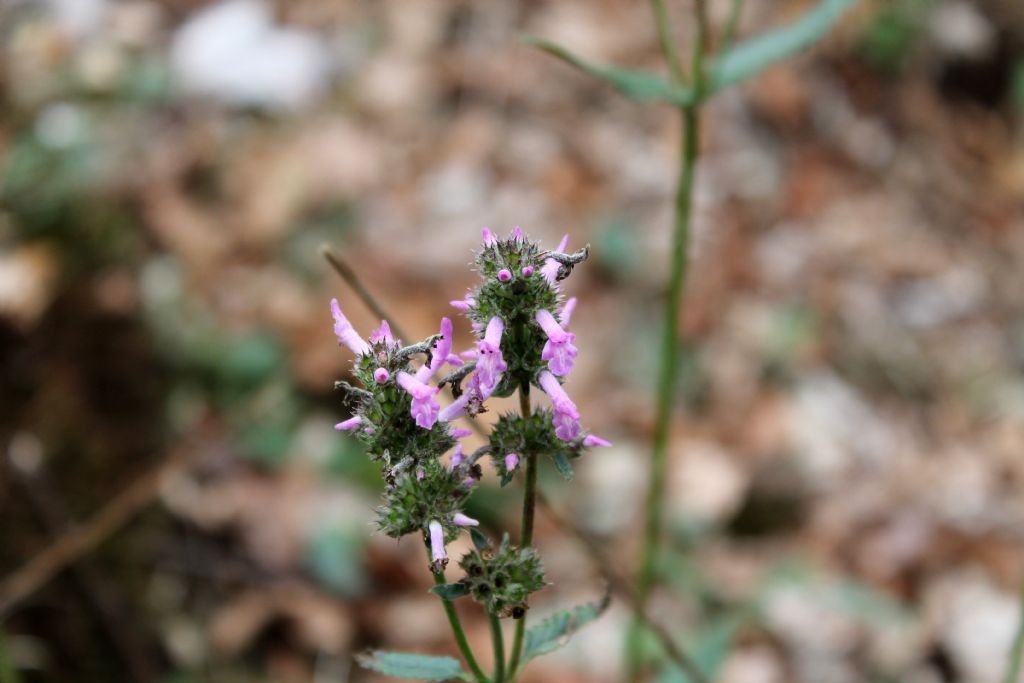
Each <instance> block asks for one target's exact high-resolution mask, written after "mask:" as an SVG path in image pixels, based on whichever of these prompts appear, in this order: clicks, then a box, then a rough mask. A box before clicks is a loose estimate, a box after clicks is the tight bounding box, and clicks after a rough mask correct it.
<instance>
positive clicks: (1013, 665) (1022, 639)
mask: <svg viewBox="0 0 1024 683" xmlns="http://www.w3.org/2000/svg"><path fill="white" fill-rule="evenodd" d="M1021 659H1024V583H1021V586H1020V623H1018V624H1017V635H1016V636H1014V639H1013V647H1012V648H1011V649H1010V661H1009V663H1008V664H1007V666H1006V677H1005V678H1004V679H1003V683H1017V681H1018V680H1019V679H1020V666H1021Z"/></svg>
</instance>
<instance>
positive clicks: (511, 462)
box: [505, 453, 519, 472]
mask: <svg viewBox="0 0 1024 683" xmlns="http://www.w3.org/2000/svg"><path fill="white" fill-rule="evenodd" d="M517 467H519V456H518V455H516V454H515V453H509V454H508V455H506V456H505V469H506V470H508V471H509V472H511V471H512V470H514V469H515V468H517Z"/></svg>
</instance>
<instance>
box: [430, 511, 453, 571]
mask: <svg viewBox="0 0 1024 683" xmlns="http://www.w3.org/2000/svg"><path fill="white" fill-rule="evenodd" d="M427 529H429V530H430V559H431V560H432V564H433V565H434V570H435V571H440V570H441V569H444V567H445V565H447V564H448V554H447V553H446V552H445V551H444V529H442V528H441V523H440V522H431V523H430V524H428V525H427Z"/></svg>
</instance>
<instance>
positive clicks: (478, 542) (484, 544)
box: [469, 527, 491, 552]
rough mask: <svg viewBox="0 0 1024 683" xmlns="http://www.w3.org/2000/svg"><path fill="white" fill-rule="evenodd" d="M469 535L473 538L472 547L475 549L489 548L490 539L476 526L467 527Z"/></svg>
mask: <svg viewBox="0 0 1024 683" xmlns="http://www.w3.org/2000/svg"><path fill="white" fill-rule="evenodd" d="M469 536H470V538H472V539H473V547H474V548H476V549H477V550H479V551H481V552H483V551H484V550H490V549H491V539H489V538H487V536H485V535H484V532H482V531H480V530H479V529H477V528H476V527H469Z"/></svg>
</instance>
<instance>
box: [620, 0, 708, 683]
mask: <svg viewBox="0 0 1024 683" xmlns="http://www.w3.org/2000/svg"><path fill="white" fill-rule="evenodd" d="M705 10H706V8H705V6H704V3H703V2H702V1H701V0H698V2H697V15H698V20H697V36H696V40H695V41H694V42H695V45H694V51H693V61H692V67H693V73H692V79H693V87H694V91H695V93H696V99H695V104H694V105H692V106H689V107H681V108H680V116H681V119H682V130H681V135H680V138H681V149H680V166H681V167H680V171H679V180H678V184H677V185H676V195H675V220H674V227H673V231H672V252H671V263H670V271H669V273H670V274H669V287H668V296H667V297H666V299H665V310H664V329H663V330H662V338H661V362H660V374H659V377H658V390H657V397H656V400H657V407H656V416H655V425H654V440H653V444H652V449H651V472H650V476H649V481H648V489H647V501H646V504H645V507H644V536H643V550H642V554H641V559H640V570H639V572H638V573H637V577H636V590H635V596H636V600H637V603H638V605H639V607H640V611H641V612H644V611H645V610H646V607H647V601H648V598H649V596H650V592H651V588H652V586H653V585H654V576H655V568H656V566H657V563H658V554H659V553H658V551H659V548H660V541H661V532H662V518H663V514H664V509H663V508H664V499H665V475H666V469H667V461H668V436H669V430H670V426H671V422H672V419H671V418H672V408H673V406H674V403H675V401H674V400H673V399H674V398H675V390H676V381H675V380H676V372H677V368H678V365H679V346H680V340H679V332H678V328H679V319H680V309H681V308H682V304H683V294H684V292H685V288H686V270H687V262H688V253H689V242H690V223H691V214H692V209H693V184H694V176H695V175H696V170H697V145H698V137H699V135H698V134H699V124H700V110H699V107H700V102H701V97H702V95H703V93H702V90H703V56H704V43H705V38H706V32H707V20H706V11H705ZM655 20H656V21H658V22H659V23H660V22H661V21H662V18H661V16H659V15H658V13H657V12H655ZM665 59H666V60H667V61H669V62H670V63H671V62H672V61H673V60H675V59H676V57H675V55H674V54H672V53H669V52H668V51H666V52H665ZM642 624H643V620H642V619H639V618H636V619H634V620H633V624H632V626H631V627H630V630H629V634H628V636H627V641H626V680H627V681H637V680H639V677H640V675H641V669H642V664H643V662H642V659H643V653H642V635H643V632H642V629H641V627H642Z"/></svg>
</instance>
